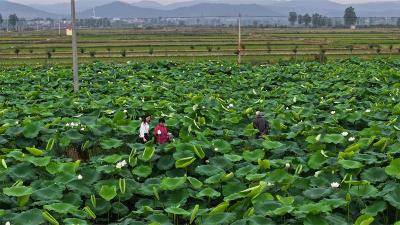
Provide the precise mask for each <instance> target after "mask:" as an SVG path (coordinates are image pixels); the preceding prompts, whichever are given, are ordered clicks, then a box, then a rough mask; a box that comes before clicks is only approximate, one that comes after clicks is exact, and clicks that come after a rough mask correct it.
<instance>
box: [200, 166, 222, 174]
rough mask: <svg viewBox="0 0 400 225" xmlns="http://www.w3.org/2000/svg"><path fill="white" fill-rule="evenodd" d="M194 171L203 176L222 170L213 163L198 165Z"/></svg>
mask: <svg viewBox="0 0 400 225" xmlns="http://www.w3.org/2000/svg"><path fill="white" fill-rule="evenodd" d="M195 171H196V173H198V174H200V175H203V176H213V175H214V174H217V173H221V172H224V171H223V170H222V169H221V168H219V167H216V166H213V165H203V166H198V167H197V168H196V170H195Z"/></svg>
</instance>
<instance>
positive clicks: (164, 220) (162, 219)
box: [147, 214, 177, 225]
mask: <svg viewBox="0 0 400 225" xmlns="http://www.w3.org/2000/svg"><path fill="white" fill-rule="evenodd" d="M175 215H177V214H175ZM147 220H148V221H150V222H152V223H158V224H162V225H173V224H172V223H171V221H170V218H169V217H168V216H166V215H163V214H153V215H150V216H148V217H147Z"/></svg>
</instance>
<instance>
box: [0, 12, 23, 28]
mask: <svg viewBox="0 0 400 225" xmlns="http://www.w3.org/2000/svg"><path fill="white" fill-rule="evenodd" d="M18 21H19V18H18V16H17V15H16V14H11V15H9V16H8V25H10V26H11V27H15V26H16V25H17V23H18ZM3 22H4V19H3V16H2V15H1V14H0V26H1V25H2V24H3Z"/></svg>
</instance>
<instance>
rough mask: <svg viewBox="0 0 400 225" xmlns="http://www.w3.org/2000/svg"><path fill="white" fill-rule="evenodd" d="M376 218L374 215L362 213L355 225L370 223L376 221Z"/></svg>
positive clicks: (368, 224) (367, 224)
mask: <svg viewBox="0 0 400 225" xmlns="http://www.w3.org/2000/svg"><path fill="white" fill-rule="evenodd" d="M374 220H375V219H374V217H372V216H371V215H361V216H359V217H358V218H357V220H356V222H355V223H354V225H370V224H371V223H373V222H374Z"/></svg>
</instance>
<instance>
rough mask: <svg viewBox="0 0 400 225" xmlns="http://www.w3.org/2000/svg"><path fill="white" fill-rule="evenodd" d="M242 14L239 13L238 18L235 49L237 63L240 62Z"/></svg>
mask: <svg viewBox="0 0 400 225" xmlns="http://www.w3.org/2000/svg"><path fill="white" fill-rule="evenodd" d="M241 23H242V15H240V14H239V18H238V30H239V38H238V49H237V55H238V58H237V63H238V64H241V63H242V24H241Z"/></svg>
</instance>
